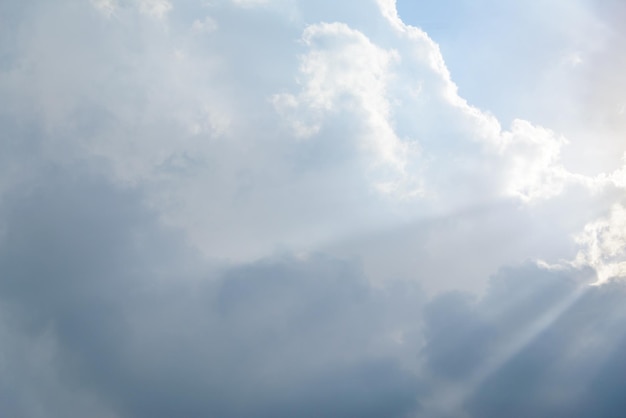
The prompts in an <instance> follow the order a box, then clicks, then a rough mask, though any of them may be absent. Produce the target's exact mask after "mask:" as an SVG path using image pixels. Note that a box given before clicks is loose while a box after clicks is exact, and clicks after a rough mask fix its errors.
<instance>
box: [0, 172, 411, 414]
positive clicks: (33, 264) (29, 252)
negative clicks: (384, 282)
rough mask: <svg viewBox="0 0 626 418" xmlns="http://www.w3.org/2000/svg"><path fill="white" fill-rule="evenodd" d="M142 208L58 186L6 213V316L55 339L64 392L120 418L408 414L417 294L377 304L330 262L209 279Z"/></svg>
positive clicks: (88, 188) (34, 339)
mask: <svg viewBox="0 0 626 418" xmlns="http://www.w3.org/2000/svg"><path fill="white" fill-rule="evenodd" d="M140 196H141V194H140V193H138V192H137V190H132V189H130V190H119V189H116V188H113V187H111V186H109V185H107V184H106V183H103V182H101V181H97V180H93V179H90V178H89V176H73V175H67V174H65V173H58V172H57V173H54V172H53V173H46V176H45V177H44V176H42V178H41V183H40V184H39V185H38V186H36V187H33V188H32V189H31V190H22V191H19V192H14V193H13V194H12V195H11V196H10V199H9V200H8V204H7V205H5V210H4V215H5V224H6V230H5V234H4V238H5V239H4V241H3V246H2V251H1V254H0V265H2V280H1V281H0V294H1V295H2V308H3V312H4V313H5V318H11V319H10V321H9V320H7V321H9V322H10V325H11V328H12V329H13V331H12V332H16V333H17V334H16V335H22V336H23V335H26V336H28V338H31V344H41V339H42V338H43V336H45V335H47V336H49V337H50V338H51V339H52V340H53V341H54V355H53V358H52V359H51V360H50V361H51V362H52V364H54V368H55V370H56V372H55V373H56V374H58V376H57V378H58V379H60V380H61V381H63V382H64V383H63V384H67V385H70V386H78V387H82V388H83V389H85V390H87V392H88V393H91V394H95V395H96V396H97V398H98V399H99V400H100V402H102V403H103V404H105V405H107V406H108V407H109V408H111V409H112V410H113V411H115V412H116V413H118V414H119V415H120V416H124V417H126V416H128V417H161V416H162V417H171V416H187V417H194V416H197V417H205V416H221V417H237V416H248V417H255V416H256V417H270V416H271V417H280V416H285V417H287V416H294V414H295V415H297V416H320V415H322V416H328V417H333V416H337V417H340V416H363V417H365V416H403V415H404V414H406V413H407V412H409V411H411V410H413V409H415V407H416V399H417V397H416V387H417V386H416V385H417V379H416V376H415V375H414V374H412V373H410V372H409V371H408V370H407V369H406V367H405V366H406V365H405V364H404V363H405V362H404V361H403V356H404V353H402V350H401V348H402V347H399V344H398V343H397V342H396V341H394V340H393V339H392V336H391V333H392V331H396V330H395V329H392V328H393V327H396V328H398V327H399V328H400V330H401V331H404V332H406V331H407V329H408V328H409V327H412V328H415V325H414V324H415V322H414V318H415V317H416V316H417V315H416V312H417V311H418V309H419V299H420V296H419V292H417V290H415V289H411V288H410V286H409V287H405V288H402V289H401V288H400V287H398V288H395V289H385V290H374V289H372V288H371V287H370V286H369V285H368V284H367V282H366V280H365V279H364V277H363V276H362V274H361V273H360V271H359V269H358V268H357V266H356V265H354V263H349V262H343V261H337V260H333V259H329V258H325V257H322V256H312V257H311V258H309V259H306V260H300V259H296V258H293V257H289V256H286V257H279V258H277V259H274V260H268V261H264V262H260V263H255V264H250V265H245V266H240V267H236V266H233V267H228V268H225V269H224V268H221V269H220V270H219V271H218V272H215V269H211V268H209V267H207V266H206V264H207V263H206V261H201V260H200V258H199V256H197V255H196V256H194V255H193V252H192V251H191V250H190V249H189V248H186V246H185V244H184V242H183V241H182V240H180V238H179V237H177V236H176V235H175V234H168V233H167V232H165V231H163V230H162V228H160V227H159V226H158V222H157V219H156V217H155V216H154V215H153V214H151V213H150V212H149V211H147V210H146V209H145V207H144V206H143V204H142V202H141V198H140ZM190 254H191V255H190ZM193 266H196V267H193ZM10 338H16V337H14V336H11V337H10ZM12 355H17V354H12ZM27 385H28V384H27ZM39 395H41V394H39ZM5 403H6V404H5V405H4V407H5V408H7V407H9V406H10V405H11V403H10V402H8V401H6V402H5ZM12 408H15V406H13V407H12ZM60 415H61V414H60ZM60 415H59V416H60ZM49 416H54V412H50V415H49ZM76 416H79V415H76Z"/></svg>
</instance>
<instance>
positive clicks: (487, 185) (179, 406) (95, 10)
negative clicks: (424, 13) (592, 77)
mask: <svg viewBox="0 0 626 418" xmlns="http://www.w3.org/2000/svg"><path fill="white" fill-rule="evenodd" d="M0 11H2V12H5V11H6V13H0V15H6V16H12V17H14V19H11V22H10V23H7V25H4V24H2V25H0V95H2V97H3V98H5V100H2V101H0V128H2V129H0V179H1V180H0V338H1V339H2V341H6V343H3V344H2V347H1V348H0V368H1V370H2V373H0V389H1V390H0V410H3V411H9V413H10V414H12V415H15V416H28V417H31V416H32V417H44V418H46V417H74V416H76V417H82V416H94V417H120V418H126V417H128V418H131V417H132V418H135V417H137V418H139V417H159V416H163V417H166V416H167V417H171V416H188V417H194V416H197V417H205V416H216V417H244V416H245V417H270V416H271V417H282V416H284V417H287V416H289V417H291V416H328V417H333V416H336V417H353V416H354V417H357V416H358V417H363V416H371V417H407V416H426V417H431V416H432V417H444V416H453V417H456V416H476V417H478V416H515V414H519V416H532V415H550V416H576V415H577V414H580V416H593V415H608V414H609V412H608V408H617V407H620V406H623V401H621V400H620V399H621V398H619V397H618V396H617V394H616V392H615V391H613V388H615V387H619V385H620V384H621V383H623V373H622V372H623V367H622V366H623V361H621V360H620V359H619V356H618V353H619V351H620V349H621V348H623V344H624V338H623V337H624V335H623V332H622V331H621V329H623V325H624V310H623V309H622V307H621V306H622V305H623V303H621V301H622V300H623V297H624V289H623V285H622V283H621V282H620V281H619V280H617V279H618V278H620V277H621V276H623V275H624V262H625V261H624V256H625V255H624V247H625V244H624V243H625V240H624V236H625V235H626V231H624V225H623V224H624V208H623V201H622V200H623V191H624V190H623V189H624V187H625V184H626V182H625V181H624V179H625V178H626V177H625V175H624V173H625V172H626V168H623V167H622V168H620V167H619V166H610V167H607V168H606V169H605V170H604V172H602V173H600V172H595V173H589V172H584V171H578V170H576V169H574V168H572V167H570V166H569V165H568V163H567V161H566V159H565V158H564V153H565V152H566V150H567V148H568V147H571V146H574V147H575V146H578V145H577V142H576V141H570V140H569V138H567V136H566V135H563V134H562V133H561V132H560V131H559V130H558V129H552V128H551V127H550V126H541V125H540V124H538V123H535V122H534V121H533V120H531V119H528V118H527V119H523V118H518V119H514V120H513V122H512V123H510V124H509V123H507V124H508V125H509V126H508V127H507V126H503V125H505V124H504V123H503V122H501V121H500V120H498V119H497V118H496V116H494V114H495V113H494V114H492V113H490V112H488V111H485V110H482V109H480V108H479V107H477V106H474V105H473V104H471V103H470V102H469V101H468V100H466V99H465V98H464V97H463V96H462V94H461V93H460V90H459V89H458V88H457V85H456V84H455V82H454V78H453V77H452V75H451V73H450V71H449V70H448V68H447V66H446V62H445V60H444V58H445V57H444V55H443V54H442V50H441V49H440V47H439V46H438V44H437V43H436V42H435V40H433V39H432V38H431V37H430V36H429V35H428V34H427V33H426V32H425V31H423V30H422V29H420V28H418V27H415V26H411V25H408V24H406V23H405V22H404V21H403V20H402V19H401V18H400V16H399V15H398V13H397V11H396V6H395V2H393V1H391V0H379V1H374V0H371V1H365V2H362V3H360V4H356V3H350V2H348V3H342V4H337V3H336V2H333V1H326V0H320V1H318V2H310V1H305V0H302V1H284V2H283V1H280V2H274V1H226V0H224V1H211V2H194V1H171V2H170V1H164V0H149V1H148V0H141V1H139V0H138V1H132V2H119V1H117V2H116V1H104V0H98V1H91V2H73V1H59V2H56V3H55V4H54V5H52V4H51V3H49V2H45V1H34V2H31V3H30V4H29V5H28V7H27V6H25V5H23V4H22V3H15V4H8V3H7V4H2V5H0ZM0 19H1V18H0ZM585 56H586V55H585ZM585 65H586V60H585V61H584V62H582V63H581V64H580V65H579V66H578V67H584V66H585ZM510 99H511V100H515V97H511V98H510ZM621 151H622V152H623V150H621ZM611 207H612V208H613V209H609V208H611ZM576 237H577V238H576ZM536 259H543V260H546V262H545V263H540V265H541V266H540V267H539V266H538V265H537V263H534V262H532V261H529V260H536ZM559 260H570V261H566V262H562V261H559ZM572 260H573V261H572ZM507 265H508V266H510V267H508V268H503V266H507ZM496 271H498V273H497V274H495V276H493V273H494V272H496ZM490 276H492V277H491V279H490ZM591 283H596V284H602V286H589V285H590V284H591ZM611 366H614V367H611ZM620 373H621V374H620ZM581 411H582V412H581ZM583 412H584V414H583Z"/></svg>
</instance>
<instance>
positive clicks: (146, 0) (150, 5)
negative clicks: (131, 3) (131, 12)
mask: <svg viewBox="0 0 626 418" xmlns="http://www.w3.org/2000/svg"><path fill="white" fill-rule="evenodd" d="M138 2H139V10H140V11H141V13H144V14H146V15H148V16H151V17H154V18H157V19H162V18H164V17H165V16H167V14H168V13H169V12H170V10H172V3H170V2H169V1H168V0H138Z"/></svg>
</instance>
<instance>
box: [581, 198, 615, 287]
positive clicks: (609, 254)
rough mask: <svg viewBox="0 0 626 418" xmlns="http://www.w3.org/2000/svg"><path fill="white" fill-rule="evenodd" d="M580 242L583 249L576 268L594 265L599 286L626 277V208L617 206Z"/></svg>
mask: <svg viewBox="0 0 626 418" xmlns="http://www.w3.org/2000/svg"><path fill="white" fill-rule="evenodd" d="M576 242H577V243H578V244H579V245H580V246H581V247H583V248H582V249H581V250H580V251H579V252H578V254H577V256H576V259H575V260H574V262H573V265H574V266H576V267H582V266H591V267H593V268H594V269H595V270H596V273H597V277H598V279H597V284H601V283H604V282H606V281H607V280H609V279H612V278H624V277H626V208H625V207H624V206H622V205H620V204H616V205H615V206H613V207H612V208H611V211H610V214H609V216H608V217H606V218H603V219H598V220H596V221H594V222H590V223H589V224H587V225H586V226H585V229H584V231H583V232H582V233H580V234H579V235H577V236H576Z"/></svg>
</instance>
